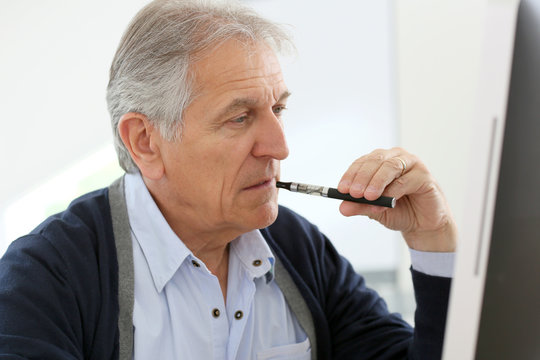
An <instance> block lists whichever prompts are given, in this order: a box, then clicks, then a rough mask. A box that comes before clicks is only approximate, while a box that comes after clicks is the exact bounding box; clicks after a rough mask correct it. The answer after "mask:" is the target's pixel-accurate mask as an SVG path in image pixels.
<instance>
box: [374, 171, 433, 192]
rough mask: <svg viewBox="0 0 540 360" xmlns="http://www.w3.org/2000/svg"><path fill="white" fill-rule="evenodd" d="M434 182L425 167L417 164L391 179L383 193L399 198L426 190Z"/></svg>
mask: <svg viewBox="0 0 540 360" xmlns="http://www.w3.org/2000/svg"><path fill="white" fill-rule="evenodd" d="M434 184H436V182H435V181H434V179H433V178H432V177H431V175H430V173H429V172H428V171H427V169H425V167H423V166H419V165H418V164H417V165H416V167H415V168H414V169H413V170H411V171H408V172H407V173H405V174H404V175H403V176H400V177H398V178H397V179H395V180H394V181H392V182H391V183H390V184H389V185H388V186H387V187H386V189H385V190H384V192H383V195H385V196H391V197H395V198H396V199H400V198H402V197H403V196H405V195H412V194H418V193H423V192H427V191H429V190H430V186H433V185H434Z"/></svg>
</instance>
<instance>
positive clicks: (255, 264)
mask: <svg viewBox="0 0 540 360" xmlns="http://www.w3.org/2000/svg"><path fill="white" fill-rule="evenodd" d="M261 264H262V261H261V260H259V259H257V260H254V261H253V266H261Z"/></svg>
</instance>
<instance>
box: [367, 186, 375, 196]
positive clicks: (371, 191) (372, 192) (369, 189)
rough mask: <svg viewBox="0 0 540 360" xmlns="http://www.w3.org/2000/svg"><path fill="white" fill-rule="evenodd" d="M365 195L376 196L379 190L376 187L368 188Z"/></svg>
mask: <svg viewBox="0 0 540 360" xmlns="http://www.w3.org/2000/svg"><path fill="white" fill-rule="evenodd" d="M365 193H370V194H376V193H377V188H376V187H374V186H368V187H367V189H366V191H365Z"/></svg>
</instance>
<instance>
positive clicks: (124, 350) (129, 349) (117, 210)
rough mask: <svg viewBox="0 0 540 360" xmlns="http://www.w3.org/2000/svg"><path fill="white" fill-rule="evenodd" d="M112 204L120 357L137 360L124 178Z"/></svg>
mask: <svg viewBox="0 0 540 360" xmlns="http://www.w3.org/2000/svg"><path fill="white" fill-rule="evenodd" d="M109 205H110V207H111V217H112V224H113V233H114V239H115V242H116V254H117V258H118V302H119V305H120V312H119V314H118V329H119V331H120V344H119V346H120V356H119V359H120V360H132V359H133V302H134V300H133V299H134V295H133V294H134V292H133V286H134V285H133V284H134V275H133V248H132V243H131V231H130V228H129V218H128V213H127V206H126V197H125V194H124V177H121V178H120V179H118V180H116V181H115V182H114V183H112V184H111V186H109Z"/></svg>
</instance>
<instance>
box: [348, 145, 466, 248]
mask: <svg viewBox="0 0 540 360" xmlns="http://www.w3.org/2000/svg"><path fill="white" fill-rule="evenodd" d="M338 190H339V191H340V192H342V193H350V194H351V195H352V196H354V197H362V196H363V197H365V198H366V199H368V200H375V199H377V198H378V197H379V196H381V195H385V196H392V197H395V198H396V199H397V204H396V207H395V208H394V209H389V208H383V207H379V206H374V205H365V204H357V203H353V202H349V201H344V202H343V203H342V204H341V206H340V211H341V213H342V214H343V215H345V216H352V215H367V216H368V217H370V218H371V219H375V220H377V221H378V222H380V223H381V224H383V225H384V226H386V227H387V228H389V229H392V230H399V231H401V233H402V234H403V237H404V238H405V241H406V242H407V245H408V246H409V247H410V248H412V249H415V250H419V251H433V252H452V251H455V249H456V241H457V240H456V238H457V230H456V225H455V222H454V219H453V218H452V214H451V212H450V208H449V207H448V204H447V202H446V199H445V198H444V195H443V193H442V191H441V189H440V187H439V185H438V184H437V183H436V181H435V179H433V177H432V176H431V174H430V173H429V171H428V170H427V168H426V166H425V165H424V164H423V163H422V162H421V161H420V159H418V158H417V157H416V156H414V155H412V154H409V153H408V152H406V151H405V150H403V149H401V148H393V149H390V150H375V151H373V152H372V153H370V154H368V155H365V156H362V157H361V158H359V159H357V160H356V161H355V162H354V163H353V164H352V165H351V166H350V167H349V169H348V170H347V171H346V172H345V174H344V175H343V177H342V178H341V181H340V183H339V186H338Z"/></svg>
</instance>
